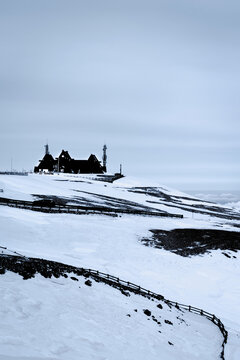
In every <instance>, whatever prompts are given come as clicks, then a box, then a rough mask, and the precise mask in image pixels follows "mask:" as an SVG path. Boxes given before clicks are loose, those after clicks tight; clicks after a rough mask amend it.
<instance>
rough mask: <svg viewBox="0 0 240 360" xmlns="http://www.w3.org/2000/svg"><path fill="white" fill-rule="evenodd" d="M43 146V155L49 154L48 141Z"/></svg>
mask: <svg viewBox="0 0 240 360" xmlns="http://www.w3.org/2000/svg"><path fill="white" fill-rule="evenodd" d="M44 147H45V155H48V154H49V147H48V143H47V144H46V145H44Z"/></svg>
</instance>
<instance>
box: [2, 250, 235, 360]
mask: <svg viewBox="0 0 240 360" xmlns="http://www.w3.org/2000/svg"><path fill="white" fill-rule="evenodd" d="M0 248H2V249H3V250H7V251H8V252H10V253H12V254H13V255H9V254H4V253H3V254H1V256H0V268H1V267H3V268H5V269H7V270H10V271H14V272H17V273H19V274H20V273H21V275H23V270H24V265H25V264H26V265H27V266H26V271H27V272H29V269H32V270H33V271H30V274H31V275H30V276H29V277H27V278H30V277H32V276H33V274H35V273H36V272H40V273H41V274H42V275H43V276H45V275H46V273H47V276H46V277H49V273H50V274H51V276H57V277H59V276H60V275H64V274H65V273H71V272H72V273H74V274H76V275H78V276H85V277H90V278H92V279H94V280H97V281H101V282H104V283H106V284H108V285H110V286H113V287H116V288H118V289H119V290H125V291H130V292H132V293H135V294H138V295H142V296H144V297H147V298H149V299H156V300H159V301H162V302H164V303H165V304H167V305H168V306H169V307H172V306H174V307H175V308H176V309H178V310H182V311H183V310H184V311H189V312H192V313H194V314H197V315H200V316H204V317H205V318H206V319H208V320H210V321H212V322H213V323H214V324H215V325H216V326H217V327H218V328H219V330H220V332H221V334H222V336H223V341H222V345H221V353H220V358H221V359H222V360H225V357H224V351H225V345H226V343H227V339H228V332H227V330H226V329H225V327H224V325H223V323H222V322H221V320H220V319H219V318H217V317H216V316H215V315H214V314H211V313H209V312H207V311H204V310H203V309H200V308H197V307H194V306H191V305H186V304H182V303H178V302H176V301H172V300H168V299H165V297H164V296H162V295H160V294H157V293H155V292H153V291H151V290H148V289H145V288H142V287H141V286H140V285H137V284H134V283H132V282H130V281H126V280H122V279H120V278H118V277H116V276H113V275H110V274H107V273H104V272H101V271H98V270H94V269H86V268H82V267H81V268H79V267H75V266H72V265H66V264H63V263H59V262H56V261H51V260H45V259H40V258H29V257H25V256H24V255H22V254H19V253H17V252H15V251H10V250H8V249H7V248H6V247H1V246H0ZM9 260H10V261H9ZM16 264H17V266H16ZM39 265H40V266H39ZM39 268H41V269H45V271H46V272H45V275H44V273H42V272H41V271H40V270H39ZM56 269H57V275H56ZM34 271H35V272H34ZM1 273H4V272H1ZM51 276H50V277H51Z"/></svg>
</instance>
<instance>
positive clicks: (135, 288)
mask: <svg viewBox="0 0 240 360" xmlns="http://www.w3.org/2000/svg"><path fill="white" fill-rule="evenodd" d="M80 270H81V271H82V272H85V273H87V274H89V275H90V276H92V277H93V278H95V277H97V278H98V279H104V280H105V279H106V280H109V281H112V282H114V283H115V284H119V285H120V286H121V285H122V286H123V287H124V289H125V290H129V291H133V292H135V293H138V294H140V295H143V296H148V297H150V298H154V299H156V300H161V301H163V302H164V303H166V304H167V305H170V306H174V307H176V308H177V309H179V310H187V311H189V312H192V313H194V314H197V315H200V316H204V317H205V318H207V319H208V320H210V321H212V322H213V323H214V324H215V325H216V326H217V327H218V328H219V330H220V332H221V334H222V336H223V342H222V346H221V348H222V349H221V353H220V358H221V359H222V360H224V359H225V357H224V351H225V344H226V343H227V339H228V332H227V330H226V329H225V327H224V325H223V323H222V321H221V320H220V319H219V318H218V317H216V316H215V315H214V314H211V313H209V312H207V311H205V310H203V309H200V308H197V307H194V306H191V305H186V304H182V303H178V302H176V301H172V300H167V299H165V298H164V296H162V295H160V294H157V293H154V292H152V291H150V290H147V289H145V288H142V287H141V286H139V285H136V284H133V283H131V282H129V281H125V280H122V279H119V278H117V277H116V276H112V275H109V274H106V273H103V272H100V271H97V270H93V269H84V268H80Z"/></svg>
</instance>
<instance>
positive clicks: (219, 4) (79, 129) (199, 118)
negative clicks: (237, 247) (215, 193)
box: [0, 0, 240, 190]
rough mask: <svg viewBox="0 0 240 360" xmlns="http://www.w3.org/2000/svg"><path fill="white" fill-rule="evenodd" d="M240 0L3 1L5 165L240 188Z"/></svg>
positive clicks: (0, 85) (0, 68) (0, 45)
mask: <svg viewBox="0 0 240 360" xmlns="http://www.w3.org/2000/svg"><path fill="white" fill-rule="evenodd" d="M239 19H240V2H239V0H236V1H233V0H228V1H225V0H224V1H222V0H216V1H215V0H181V1H179V0H156V1H154V0H145V1H141V0H136V1H135V0H109V1H107V0H101V1H100V0H85V1H82V0H64V1H63V0H35V1H33V0H29V1H26V0H0V119H1V132H0V169H1V170H5V169H10V167H11V158H12V159H13V167H14V168H16V169H18V170H21V169H22V168H24V169H27V170H29V169H32V168H33V167H34V165H37V164H38V160H39V159H40V158H41V157H42V156H43V154H44V148H43V146H44V144H45V143H46V141H47V140H48V143H49V146H50V151H51V153H52V155H53V156H57V155H58V154H59V152H60V151H61V150H62V149H65V150H68V151H69V153H70V155H72V157H74V158H76V159H77V158H80V159H81V158H86V157H88V156H89V154H90V153H95V154H96V155H98V156H99V157H101V155H102V146H103V144H104V142H106V144H107V146H108V160H109V162H108V163H109V170H110V171H118V170H119V164H120V163H122V164H123V171H124V173H125V174H126V175H134V176H137V177H148V178H151V177H153V178H154V179H157V180H158V181H159V182H160V183H162V184H165V185H169V186H172V187H177V188H180V189H224V190H226V189H228V190H234V189H239V184H240V181H239V180H240V163H239V158H240V142H239V138H240V120H239V115H240V99H239V95H240V73H239V70H240V21H239Z"/></svg>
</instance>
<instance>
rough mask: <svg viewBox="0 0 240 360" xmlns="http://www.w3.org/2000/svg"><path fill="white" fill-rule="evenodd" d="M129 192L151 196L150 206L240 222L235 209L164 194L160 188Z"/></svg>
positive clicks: (131, 189)
mask: <svg viewBox="0 0 240 360" xmlns="http://www.w3.org/2000/svg"><path fill="white" fill-rule="evenodd" d="M162 190H163V191H162ZM128 191H129V192H134V193H137V194H144V195H147V196H149V200H147V202H148V203H150V204H151V203H152V204H161V205H166V206H168V207H173V208H177V209H181V210H184V211H190V212H191V213H198V214H202V215H210V216H216V217H219V218H223V219H230V220H240V212H238V211H235V210H234V209H231V208H225V207H221V206H219V205H218V204H215V203H212V202H209V201H208V202H206V201H203V200H200V199H197V198H193V197H191V196H178V195H171V194H167V193H165V192H164V191H166V189H163V188H160V187H132V188H129V189H128ZM186 201H187V202H186ZM203 203H204V204H203Z"/></svg>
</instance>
